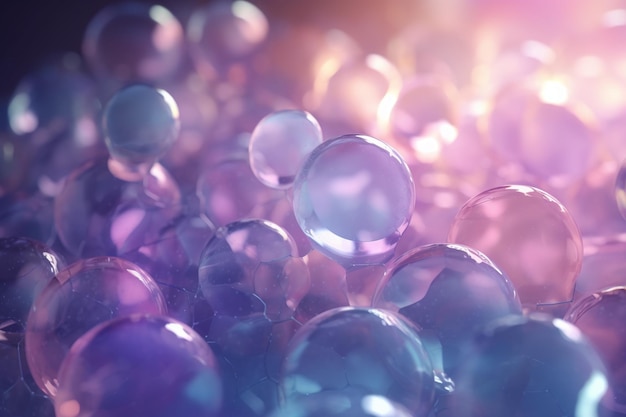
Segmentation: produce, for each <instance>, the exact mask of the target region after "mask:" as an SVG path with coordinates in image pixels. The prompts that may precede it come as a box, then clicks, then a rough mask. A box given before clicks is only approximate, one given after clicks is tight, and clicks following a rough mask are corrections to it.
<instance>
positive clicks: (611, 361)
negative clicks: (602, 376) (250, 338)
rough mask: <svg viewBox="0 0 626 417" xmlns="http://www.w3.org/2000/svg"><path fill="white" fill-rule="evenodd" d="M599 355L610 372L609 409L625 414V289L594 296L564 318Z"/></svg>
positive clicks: (582, 301)
mask: <svg viewBox="0 0 626 417" xmlns="http://www.w3.org/2000/svg"><path fill="white" fill-rule="evenodd" d="M565 319H566V320H567V321H570V322H572V323H574V324H575V325H576V327H578V328H579V329H580V331H581V332H582V333H583V334H584V335H585V336H586V337H587V338H588V339H589V341H590V342H591V344H592V345H593V347H594V348H596V350H597V351H598V353H599V354H600V357H601V358H602V360H603V361H604V364H605V366H606V368H607V371H608V377H609V392H610V394H609V395H607V396H606V397H605V399H604V400H605V404H606V406H607V408H609V409H610V410H612V411H614V412H616V413H624V412H626V353H625V352H626V287H624V286H620V287H612V288H608V289H605V290H602V291H598V292H596V293H594V294H591V295H589V296H587V297H585V298H583V299H581V300H579V301H578V302H576V303H575V304H574V305H573V306H572V308H571V309H570V310H569V311H568V312H567V314H566V315H565Z"/></svg>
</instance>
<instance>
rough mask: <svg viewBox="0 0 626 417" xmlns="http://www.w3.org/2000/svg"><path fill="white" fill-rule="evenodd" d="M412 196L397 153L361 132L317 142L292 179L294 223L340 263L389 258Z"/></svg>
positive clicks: (409, 180) (410, 207)
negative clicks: (317, 144)
mask: <svg viewBox="0 0 626 417" xmlns="http://www.w3.org/2000/svg"><path fill="white" fill-rule="evenodd" d="M414 202H415V186H414V184H413V179H412V177H411V172H410V171H409V168H408V167H407V165H406V163H405V162H404V160H403V159H402V157H401V156H400V155H399V154H398V153H397V152H396V151H395V150H394V149H393V148H391V147H390V146H388V145H387V144H385V143H384V142H382V141H380V140H378V139H374V138H372V137H369V136H364V135H346V136H341V137H338V138H335V139H331V140H328V141H326V142H323V143H322V144H321V145H319V146H318V147H317V148H316V149H315V150H314V151H313V152H312V153H311V154H310V155H309V157H308V158H307V160H306V161H305V163H304V165H303V166H302V168H301V170H300V172H299V173H298V176H297V177H296V181H295V183H294V197H293V207H294V212H295V214H296V219H297V220H298V224H299V225H300V227H301V228H302V230H303V231H304V233H305V234H306V235H307V236H308V237H309V238H310V239H311V240H312V242H314V243H315V244H316V245H317V246H318V248H319V249H320V250H321V251H322V252H324V253H325V254H326V255H328V256H330V257H332V258H334V259H336V260H338V261H339V262H341V263H344V264H356V263H378V262H381V261H384V260H387V259H389V257H391V256H392V253H393V249H394V247H395V245H396V243H397V241H398V239H399V238H400V236H401V234H402V232H404V230H405V229H406V228H407V226H408V224H409V220H410V218H411V213H412V211H413V206H414Z"/></svg>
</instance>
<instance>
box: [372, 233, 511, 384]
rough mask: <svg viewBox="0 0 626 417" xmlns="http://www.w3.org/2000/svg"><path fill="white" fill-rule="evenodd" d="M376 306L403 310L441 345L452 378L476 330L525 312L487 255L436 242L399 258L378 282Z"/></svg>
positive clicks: (375, 297)
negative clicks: (492, 322) (501, 318)
mask: <svg viewBox="0 0 626 417" xmlns="http://www.w3.org/2000/svg"><path fill="white" fill-rule="evenodd" d="M372 305H373V306H375V307H378V308H384V309H388V310H391V311H395V312H399V313H400V314H402V316H404V317H406V318H407V319H409V320H410V321H411V322H413V323H414V324H416V325H417V326H418V327H420V328H421V329H422V330H424V331H427V332H430V333H432V334H433V335H434V336H435V337H436V338H437V339H438V340H439V342H440V343H441V349H442V352H441V354H442V360H443V367H444V369H445V371H446V373H448V374H451V376H453V374H454V371H455V369H456V368H457V367H458V365H459V363H460V362H462V361H463V360H464V358H465V356H464V352H463V351H464V348H465V347H466V346H467V345H468V344H470V343H471V342H472V340H473V338H474V334H475V332H476V331H478V330H479V329H481V328H482V327H483V326H485V325H486V324H488V323H489V322H491V321H493V320H495V319H497V318H500V317H504V316H507V315H509V314H522V307H521V304H520V301H519V298H518V297H517V293H516V291H515V288H514V287H513V284H512V283H511V281H510V280H509V279H508V277H507V276H506V275H505V274H504V273H503V272H502V271H501V270H500V269H498V268H497V266H495V265H494V264H493V263H492V262H491V261H490V260H489V259H488V258H487V257H486V256H485V255H483V254H482V253H480V252H479V251H476V250H474V249H471V248H469V247H466V246H463V245H456V244H449V243H435V244H431V245H425V246H421V247H418V248H415V249H413V250H410V251H408V252H406V253H404V254H403V255H401V256H399V257H398V258H396V259H394V260H393V261H392V262H391V263H390V264H389V266H388V269H387V271H386V272H385V275H384V277H383V279H382V280H381V281H380V283H379V284H378V288H377V290H376V293H375V295H374V299H373V303H372Z"/></svg>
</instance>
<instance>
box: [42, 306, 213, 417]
mask: <svg viewBox="0 0 626 417" xmlns="http://www.w3.org/2000/svg"><path fill="white" fill-rule="evenodd" d="M221 402H222V384H221V381H220V375H219V371H218V366H217V362H216V360H215V357H214V356H213V353H212V352H211V349H210V348H209V346H208V345H207V344H206V343H205V341H204V340H202V338H201V337H200V336H199V335H198V334H197V333H196V332H194V331H193V330H192V329H191V328H190V327H188V326H187V325H185V324H183V323H181V322H178V321H176V320H174V319H171V318H167V317H150V316H132V317H124V318H120V319H117V320H112V321H109V322H107V323H104V324H102V325H100V326H98V327H96V328H94V329H92V330H91V331H89V332H88V333H87V334H85V335H84V336H82V337H81V338H80V339H78V340H77V341H76V343H75V344H74V345H73V346H72V349H71V350H70V351H69V352H68V355H67V357H66V358H65V360H64V361H63V364H62V366H61V369H60V371H59V390H58V393H57V396H56V397H55V399H54V403H55V409H56V415H57V416H58V417H70V416H101V417H106V416H109V417H136V416H145V417H169V416H198V417H214V416H217V415H218V414H219V410H220V404H221Z"/></svg>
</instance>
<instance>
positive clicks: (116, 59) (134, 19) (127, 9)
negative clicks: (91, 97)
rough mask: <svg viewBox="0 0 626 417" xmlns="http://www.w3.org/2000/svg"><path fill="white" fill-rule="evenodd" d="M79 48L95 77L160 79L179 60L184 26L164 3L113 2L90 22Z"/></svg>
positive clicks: (152, 80) (173, 71)
mask: <svg viewBox="0 0 626 417" xmlns="http://www.w3.org/2000/svg"><path fill="white" fill-rule="evenodd" d="M82 50H83V55H84V56H85V60H86V61H87V63H88V64H89V66H90V67H91V68H92V70H93V71H94V73H95V74H96V76H97V77H98V78H101V79H111V78H112V79H115V80H117V81H119V82H120V83H126V82H133V81H145V82H156V81H162V80H165V79H167V78H169V77H171V76H172V75H173V74H174V73H175V72H176V70H178V68H179V67H180V64H181V62H182V57H183V50H184V36H183V28H182V26H181V25H180V23H179V22H178V20H177V19H176V17H174V15H172V13H170V11H169V10H167V9H166V8H165V7H163V6H159V5H150V4H144V3H139V2H124V3H118V4H112V5H109V6H108V7H105V8H104V9H102V10H100V12H98V14H96V15H95V16H94V17H93V19H92V20H91V21H90V22H89V25H88V26H87V30H86V32H85V36H84V39H83V46H82Z"/></svg>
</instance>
